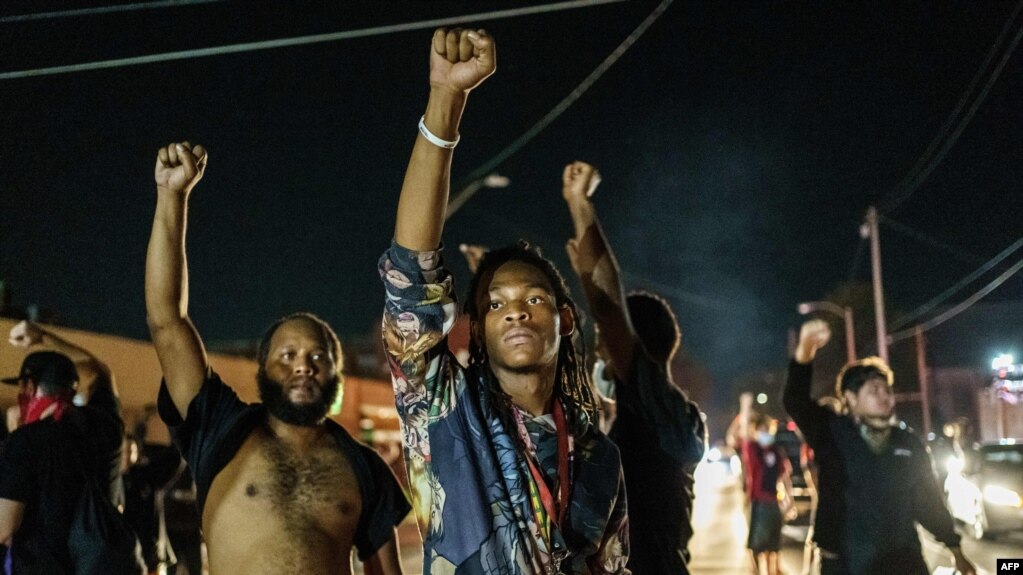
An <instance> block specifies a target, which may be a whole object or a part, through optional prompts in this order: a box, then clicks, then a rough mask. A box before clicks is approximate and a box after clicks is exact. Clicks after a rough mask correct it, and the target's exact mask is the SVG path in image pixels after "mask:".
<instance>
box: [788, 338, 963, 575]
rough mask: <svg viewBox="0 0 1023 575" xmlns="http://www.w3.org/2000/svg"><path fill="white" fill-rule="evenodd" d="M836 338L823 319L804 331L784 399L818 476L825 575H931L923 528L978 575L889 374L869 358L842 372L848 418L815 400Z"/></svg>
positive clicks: (817, 535)
mask: <svg viewBox="0 0 1023 575" xmlns="http://www.w3.org/2000/svg"><path fill="white" fill-rule="evenodd" d="M830 337H831V332H830V330H829V329H828V325H827V324H826V323H824V322H823V321H821V320H812V321H809V322H807V323H805V324H803V327H802V329H801V330H800V334H799V343H798V344H797V346H796V350H795V357H794V358H793V361H792V363H791V364H790V365H789V375H788V383H787V384H786V386H785V392H784V397H783V400H784V403H785V409H786V410H787V411H788V413H789V415H790V416H792V419H793V420H794V421H795V422H796V424H797V425H798V426H799V429H800V430H801V431H802V432H803V436H804V437H805V438H806V441H807V443H809V444H810V447H812V448H813V450H814V456H815V458H816V461H817V465H818V466H819V470H820V471H819V483H818V489H819V494H818V496H819V499H818V506H817V514H816V517H815V526H814V541H815V542H816V543H817V546H818V548H819V550H820V554H821V574H822V575H874V574H877V573H900V574H901V573H905V574H908V575H926V574H927V573H928V571H927V565H926V564H925V563H924V560H923V555H922V553H921V549H920V540H919V537H918V535H917V532H916V528H915V524H916V523H920V524H921V525H922V526H923V527H924V528H925V529H927V530H928V531H930V532H931V534H932V535H934V537H935V539H937V540H938V541H940V542H941V543H944V544H945V545H946V546H947V547H948V548H949V549H950V550H951V551H952V553H953V554H954V555H955V563H956V568H957V569H958V570H959V571H960V572H961V573H962V574H963V575H975V573H976V571H975V569H974V567H973V565H972V564H971V563H970V562H969V561H968V560H967V559H966V557H965V556H963V553H962V550H961V549H960V548H959V535H957V534H956V532H955V530H954V526H953V522H952V517H951V516H950V515H949V513H948V510H947V509H945V506H944V502H943V501H942V496H941V490H940V488H939V487H938V484H937V480H936V478H935V477H934V473H933V471H932V467H931V460H930V456H929V455H928V454H927V450H926V448H925V447H924V445H923V444H922V443H921V442H920V440H919V439H917V438H916V436H914V435H913V434H912V433H910V432H909V431H907V430H906V429H905V428H904V427H903V426H899V425H893V413H894V408H895V398H894V396H893V394H892V392H891V385H892V381H893V379H892V373H891V370H890V369H889V368H888V366H887V365H885V364H884V362H883V361H881V360H880V359H879V358H866V359H863V360H860V361H857V362H854V363H852V364H850V365H848V366H846V367H845V368H844V369H843V370H842V372H841V373H840V374H839V376H838V382H837V385H836V391H837V392H838V394H839V395H840V396H841V398H842V400H843V402H844V405H845V408H846V409H847V411H848V414H847V415H838V414H835V413H833V412H832V411H830V410H828V409H826V408H824V407H822V406H820V405H818V403H817V402H816V401H814V400H813V398H812V397H811V396H810V383H811V379H812V375H813V368H812V362H813V358H814V356H815V355H816V354H817V350H818V349H820V348H821V347H822V346H823V345H824V344H826V343H827V342H828V340H829V339H830Z"/></svg>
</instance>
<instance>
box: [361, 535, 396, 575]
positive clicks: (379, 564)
mask: <svg viewBox="0 0 1023 575" xmlns="http://www.w3.org/2000/svg"><path fill="white" fill-rule="evenodd" d="M397 541H398V536H397V534H395V536H394V537H392V538H391V539H390V540H389V541H388V542H387V543H384V544H383V545H382V546H381V547H380V549H377V552H376V553H374V554H373V556H372V557H370V558H369V559H367V560H366V562H365V563H363V565H362V567H363V572H365V573H366V575H402V573H404V570H403V569H402V566H401V557H399V556H398V543H397Z"/></svg>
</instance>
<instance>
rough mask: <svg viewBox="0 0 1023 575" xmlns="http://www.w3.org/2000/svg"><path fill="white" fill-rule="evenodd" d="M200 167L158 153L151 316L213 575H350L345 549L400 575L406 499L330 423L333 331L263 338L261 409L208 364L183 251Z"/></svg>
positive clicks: (309, 319) (164, 391)
mask: <svg viewBox="0 0 1023 575" xmlns="http://www.w3.org/2000/svg"><path fill="white" fill-rule="evenodd" d="M206 159H207V158H206V152H205V150H203V149H202V147H201V146H195V147H194V148H193V147H192V146H191V145H189V144H188V143H187V142H184V143H180V144H171V145H169V146H167V147H165V148H163V149H161V150H160V151H159V152H158V154H157V160H156V169H155V179H156V187H157V204H156V215H155V217H154V219H153V232H152V236H151V238H150V242H149V252H148V255H147V258H146V310H147V312H148V320H149V329H150V332H151V334H152V337H153V344H154V345H155V347H156V353H157V356H158V358H159V360H160V365H161V367H162V368H163V374H164V384H163V385H162V386H161V388H160V395H159V399H158V405H157V407H158V409H159V412H160V417H161V418H163V420H164V422H165V423H167V425H168V427H170V428H171V432H172V435H173V438H174V441H175V443H176V444H177V445H178V447H179V448H180V449H181V451H182V452H183V454H184V456H185V460H186V461H187V462H188V466H189V468H190V470H191V472H192V475H193V476H194V478H195V483H196V491H197V494H196V498H197V503H198V507H199V513H200V515H201V517H202V526H203V534H204V535H205V538H206V543H207V547H208V550H209V560H210V570H211V572H214V573H218V574H219V575H225V574H232V573H237V574H243V573H244V574H245V575H283V574H291V573H336V574H340V575H348V574H350V573H351V550H352V548H353V547H354V548H356V549H357V550H358V552H359V558H360V559H362V560H363V561H364V562H365V571H366V573H370V574H380V573H384V574H400V573H401V565H400V562H399V559H398V553H397V546H396V543H395V534H394V526H395V525H397V524H398V523H399V522H400V521H401V520H402V518H404V516H405V515H406V514H407V513H408V511H409V505H408V502H407V501H406V500H405V497H404V494H403V492H402V491H401V488H400V486H399V485H398V483H397V481H396V480H395V478H394V475H393V474H392V473H391V471H390V469H389V468H388V467H387V465H386V464H385V463H384V462H383V460H382V459H381V458H380V456H379V455H377V454H376V452H374V451H373V450H372V449H371V448H369V447H366V446H365V445H362V444H360V443H358V442H356V441H355V440H354V439H353V438H352V437H351V436H350V435H348V433H347V432H345V430H344V429H342V428H341V426H340V425H338V424H336V423H335V422H334V421H332V420H330V419H328V418H327V413H328V410H329V408H330V406H331V404H332V403H333V402H334V400H335V398H336V397H337V394H338V390H339V388H340V385H341V362H342V356H341V344H340V342H339V341H338V339H337V335H336V334H335V333H334V331H333V330H332V329H331V328H330V326H329V325H327V323H326V322H324V321H323V320H321V319H320V318H318V317H316V316H314V315H312V314H308V313H301V314H294V315H291V316H288V317H285V318H282V319H280V320H279V321H277V322H276V323H274V324H273V325H272V326H271V327H270V329H269V330H267V332H266V334H265V336H264V338H263V340H262V342H261V343H260V346H259V357H258V362H259V373H258V375H257V381H258V383H259V391H260V399H262V403H258V404H247V403H245V402H243V401H241V400H240V399H239V398H238V396H237V395H236V394H235V392H234V391H233V390H232V389H231V388H230V387H228V386H227V385H225V384H224V383H223V382H222V381H221V380H220V377H219V376H218V375H217V374H216V373H214V372H213V370H212V369H211V367H210V365H209V361H208V359H207V357H206V350H205V347H204V346H203V343H202V340H201V339H200V338H199V334H198V333H197V332H196V329H195V327H194V326H193V324H192V321H191V319H190V318H189V317H188V272H187V268H186V265H185V251H184V247H185V219H186V217H185V216H186V206H187V203H188V197H189V194H190V193H191V191H192V188H194V187H195V185H196V184H197V183H198V182H199V179H200V178H201V177H202V174H203V171H204V170H205V168H206ZM296 249H308V250H310V251H311V253H314V254H319V255H326V254H329V253H330V252H329V250H328V251H324V250H323V249H322V246H320V245H318V244H309V245H306V246H300V247H299V248H296ZM324 265H329V264H328V263H327V262H326V261H324Z"/></svg>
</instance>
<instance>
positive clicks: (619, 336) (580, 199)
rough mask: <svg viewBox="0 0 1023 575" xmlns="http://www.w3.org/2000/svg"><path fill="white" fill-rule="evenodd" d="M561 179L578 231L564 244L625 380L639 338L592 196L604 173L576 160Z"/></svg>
mask: <svg viewBox="0 0 1023 575" xmlns="http://www.w3.org/2000/svg"><path fill="white" fill-rule="evenodd" d="M561 183H562V192H561V194H562V197H563V198H564V199H565V203H566V204H568V211H569V213H570V214H571V215H572V226H573V227H574V228H575V236H574V237H573V238H572V239H570V240H568V244H567V245H566V249H567V250H568V257H569V261H571V263H572V269H573V270H574V271H575V273H576V275H577V276H579V281H580V283H581V284H582V286H583V292H584V293H585V294H586V301H587V302H588V303H589V308H590V313H592V314H593V318H594V321H596V323H597V328H598V329H599V330H600V340H601V342H602V343H603V344H604V346H605V348H606V349H607V353H608V354H609V355H610V356H611V357H610V358H609V359H610V360H611V364H612V366H614V369H616V370H618V373H617V375H618V379H619V380H622V379H623V378H624V377H625V376H626V373H625V370H628V369H629V366H630V365H631V364H632V354H633V351H634V350H635V347H636V342H637V341H638V339H637V337H636V333H635V330H633V328H632V323H631V321H630V320H629V311H628V307H627V306H626V303H625V290H624V289H623V288H622V280H621V273H620V271H619V268H618V262H617V261H616V260H615V257H614V253H613V252H612V251H611V246H610V245H608V243H607V237H606V236H605V235H604V230H603V228H601V225H600V220H599V219H598V218H597V213H596V210H595V209H594V207H593V203H592V202H590V196H592V195H593V192H594V191H596V189H597V185H598V184H600V173H599V172H598V171H597V170H596V168H594V167H593V166H591V165H589V164H587V163H586V162H572V163H571V164H569V165H567V166H565V171H564V173H563V174H562V176H561Z"/></svg>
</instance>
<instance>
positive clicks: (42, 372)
mask: <svg viewBox="0 0 1023 575" xmlns="http://www.w3.org/2000/svg"><path fill="white" fill-rule="evenodd" d="M22 379H31V380H32V381H34V382H36V383H37V384H44V383H45V384H50V385H61V386H66V387H74V386H75V383H77V382H78V370H77V369H75V364H74V362H72V361H71V359H70V358H69V357H68V356H66V355H64V354H63V353H58V352H56V351H37V352H35V353H30V354H28V355H26V356H25V361H23V362H21V371H20V372H19V373H18V376H17V377H6V378H4V379H0V381H2V382H3V383H7V384H13V385H17V383H18V381H20V380H22Z"/></svg>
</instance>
